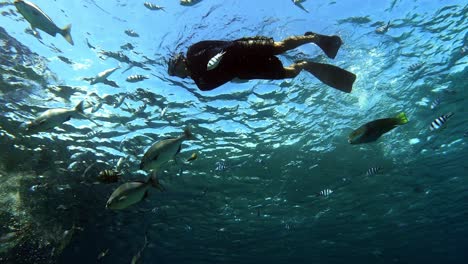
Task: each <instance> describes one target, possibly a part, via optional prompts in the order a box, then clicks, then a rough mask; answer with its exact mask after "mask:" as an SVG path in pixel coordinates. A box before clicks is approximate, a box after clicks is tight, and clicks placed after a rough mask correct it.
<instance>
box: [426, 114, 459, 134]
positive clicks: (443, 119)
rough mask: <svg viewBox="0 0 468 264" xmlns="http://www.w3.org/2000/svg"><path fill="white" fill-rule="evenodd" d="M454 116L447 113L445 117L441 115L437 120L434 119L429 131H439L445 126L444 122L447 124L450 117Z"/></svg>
mask: <svg viewBox="0 0 468 264" xmlns="http://www.w3.org/2000/svg"><path fill="white" fill-rule="evenodd" d="M453 115H454V113H453V112H449V113H447V114H445V115H441V116H439V117H438V118H436V119H434V121H432V123H431V125H430V127H429V129H430V130H431V131H434V130H437V129H440V128H441V127H443V126H444V125H445V122H447V120H448V119H449V118H450V117H452V116H453Z"/></svg>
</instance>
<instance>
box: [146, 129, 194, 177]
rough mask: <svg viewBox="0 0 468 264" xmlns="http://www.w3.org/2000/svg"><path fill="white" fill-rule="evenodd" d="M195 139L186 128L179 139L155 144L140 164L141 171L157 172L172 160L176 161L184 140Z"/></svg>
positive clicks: (169, 139)
mask: <svg viewBox="0 0 468 264" xmlns="http://www.w3.org/2000/svg"><path fill="white" fill-rule="evenodd" d="M194 139H195V137H194V136H193V135H192V132H190V129H189V128H188V127H186V128H185V129H184V134H183V135H181V136H179V137H177V138H168V139H164V140H161V141H159V142H157V143H155V144H153V145H152V146H151V147H150V148H149V149H148V150H147V151H146V153H145V155H144V156H143V159H142V160H141V163H140V170H145V171H154V172H157V171H158V170H159V169H160V168H161V167H162V166H164V165H165V164H166V163H168V162H169V161H170V160H175V156H176V155H177V154H178V153H179V152H180V150H181V148H182V142H183V141H184V140H194Z"/></svg>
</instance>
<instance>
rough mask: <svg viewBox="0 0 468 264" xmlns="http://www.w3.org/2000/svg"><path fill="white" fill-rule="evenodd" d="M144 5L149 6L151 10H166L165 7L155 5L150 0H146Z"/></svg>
mask: <svg viewBox="0 0 468 264" xmlns="http://www.w3.org/2000/svg"><path fill="white" fill-rule="evenodd" d="M144 5H145V7H146V8H148V9H149V10H162V11H165V10H164V7H162V6H158V5H155V4H153V3H150V2H145V3H144Z"/></svg>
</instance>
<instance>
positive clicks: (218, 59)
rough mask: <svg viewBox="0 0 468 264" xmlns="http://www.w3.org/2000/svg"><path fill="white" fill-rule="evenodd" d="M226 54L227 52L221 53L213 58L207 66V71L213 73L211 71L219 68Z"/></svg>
mask: <svg viewBox="0 0 468 264" xmlns="http://www.w3.org/2000/svg"><path fill="white" fill-rule="evenodd" d="M225 53H226V52H225V51H222V52H219V53H218V54H216V55H215V56H214V57H213V58H211V59H210V60H209V61H208V64H207V65H206V70H207V71H211V70H213V69H215V68H216V67H218V65H219V63H220V62H221V59H223V56H224V54H225Z"/></svg>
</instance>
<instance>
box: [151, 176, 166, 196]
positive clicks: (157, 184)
mask: <svg viewBox="0 0 468 264" xmlns="http://www.w3.org/2000/svg"><path fill="white" fill-rule="evenodd" d="M149 181H150V183H151V186H152V187H154V188H156V189H158V190H160V191H161V192H164V191H165V189H164V187H163V186H162V185H161V183H160V182H159V179H158V177H157V176H156V172H153V173H152V174H151V177H150V179H149Z"/></svg>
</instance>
